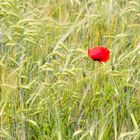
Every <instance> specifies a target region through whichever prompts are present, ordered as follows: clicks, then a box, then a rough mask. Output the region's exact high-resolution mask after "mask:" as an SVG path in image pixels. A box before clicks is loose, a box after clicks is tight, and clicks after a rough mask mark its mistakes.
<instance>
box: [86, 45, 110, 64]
mask: <svg viewBox="0 0 140 140" xmlns="http://www.w3.org/2000/svg"><path fill="white" fill-rule="evenodd" d="M88 55H89V57H90V58H91V59H92V60H94V61H98V62H100V63H102V62H107V61H108V60H109V58H110V51H109V50H108V49H107V48H106V47H102V46H96V47H95V48H92V49H88Z"/></svg>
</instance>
